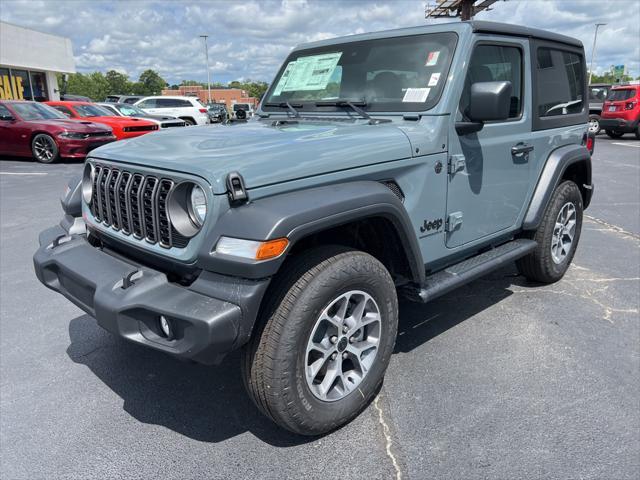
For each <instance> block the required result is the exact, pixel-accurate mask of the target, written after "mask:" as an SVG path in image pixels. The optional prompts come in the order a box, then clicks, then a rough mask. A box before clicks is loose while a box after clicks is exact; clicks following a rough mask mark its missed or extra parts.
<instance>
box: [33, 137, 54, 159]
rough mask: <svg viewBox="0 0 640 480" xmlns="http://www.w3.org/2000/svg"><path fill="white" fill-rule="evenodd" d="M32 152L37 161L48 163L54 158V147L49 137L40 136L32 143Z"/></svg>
mask: <svg viewBox="0 0 640 480" xmlns="http://www.w3.org/2000/svg"><path fill="white" fill-rule="evenodd" d="M33 150H34V153H35V155H36V157H37V159H38V160H40V161H41V162H50V161H51V160H52V159H53V156H54V152H55V145H54V144H53V140H51V139H50V138H49V137H46V136H40V137H38V138H37V139H36V141H35V142H34V143H33Z"/></svg>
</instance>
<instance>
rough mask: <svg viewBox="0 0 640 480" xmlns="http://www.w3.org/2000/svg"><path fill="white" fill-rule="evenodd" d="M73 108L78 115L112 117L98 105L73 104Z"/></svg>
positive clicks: (111, 114)
mask: <svg viewBox="0 0 640 480" xmlns="http://www.w3.org/2000/svg"><path fill="white" fill-rule="evenodd" d="M73 109H74V110H75V111H76V112H77V114H78V116H79V117H113V113H111V112H110V111H109V110H107V109H106V108H102V107H99V106H98V105H77V104H76V105H74V106H73Z"/></svg>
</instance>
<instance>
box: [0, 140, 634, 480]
mask: <svg viewBox="0 0 640 480" xmlns="http://www.w3.org/2000/svg"><path fill="white" fill-rule="evenodd" d="M593 164H594V182H595V184H596V191H595V197H594V201H593V205H592V207H591V208H590V209H589V210H588V211H587V212H586V215H587V216H586V218H585V222H584V226H583V234H582V238H581V240H580V247H579V248H578V252H577V255H576V257H575V259H574V264H573V266H572V267H571V269H570V270H569V272H568V274H567V276H566V277H565V279H563V280H562V281H561V282H559V283H557V284H554V285H551V286H539V285H535V284H529V283H527V282H526V281H525V280H524V279H523V277H519V276H518V275H517V273H516V271H515V268H513V267H509V268H506V269H504V270H501V271H499V272H497V273H495V274H493V275H492V276H490V277H489V278H485V279H482V280H479V281H476V282H474V283H472V284H470V285H468V286H467V287H464V288H462V289H460V290H458V291H456V292H453V293H451V294H449V295H447V296H445V297H443V298H441V299H439V300H438V301H436V302H434V303H432V304H429V305H417V304H411V303H407V302H403V303H401V324H400V335H399V338H398V341H397V346H396V353H395V355H394V356H393V358H392V360H391V365H390V367H389V371H388V373H387V377H386V381H385V384H384V386H383V388H382V390H381V392H380V395H379V397H378V398H377V400H376V401H375V403H374V404H372V405H371V406H370V407H369V408H368V409H367V410H366V411H365V412H364V413H362V415H360V417H359V418H357V419H356V420H355V421H354V422H353V423H352V424H350V425H348V426H346V427H345V428H343V429H341V430H339V431H337V432H335V433H333V434H330V435H327V436H325V437H322V438H317V439H309V438H303V437H297V436H293V435H291V434H289V433H287V432H284V431H282V430H279V429H277V427H275V426H274V425H273V424H271V423H270V422H269V421H268V420H266V419H265V418H263V417H262V416H261V415H260V414H259V413H258V412H257V411H256V410H255V409H254V407H253V405H252V404H251V403H250V400H249V399H248V397H247V396H246V395H245V393H244V390H243V387H242V384H241V379H240V373H239V369H238V367H237V363H238V356H237V355H233V356H231V357H229V358H227V359H226V360H225V361H224V363H223V364H222V365H220V366H217V367H204V366H199V365H192V364H187V363H181V362H178V361H175V360H173V359H171V358H169V357H167V356H164V355H162V354H160V353H156V352H154V351H150V350H146V349H143V348H141V347H138V346H134V345H131V344H128V343H126V342H124V341H122V340H119V339H116V338H114V337H112V336H111V335H109V334H108V333H106V332H104V331H103V330H102V329H100V328H99V327H98V326H97V325H96V323H95V322H94V320H93V319H92V318H90V317H88V316H87V315H85V314H83V312H82V311H81V310H79V309H78V308H76V307H75V306H73V305H72V304H71V303H69V302H68V301H66V300H65V299H64V298H63V297H61V296H60V295H58V294H55V293H54V292H52V291H50V290H47V289H46V288H45V287H43V286H42V285H40V284H39V283H38V282H37V280H36V278H35V276H34V274H33V267H32V263H31V256H32V255H33V252H34V251H35V249H36V247H37V236H38V232H39V231H40V230H42V229H44V228H45V227H48V226H50V225H52V224H54V223H57V222H58V220H59V218H60V216H61V211H60V206H59V202H58V198H59V196H60V193H61V191H62V189H63V187H64V185H65V183H66V180H67V179H68V178H69V177H70V176H72V175H73V174H76V173H79V172H80V171H81V164H79V163H63V164H57V165H39V164H36V163H34V162H31V161H26V160H16V159H13V160H6V159H5V160H2V161H0V220H1V230H2V231H1V237H0V238H1V240H0V244H1V249H0V272H1V273H0V307H1V320H0V374H1V379H0V449H1V455H0V477H2V478H3V479H8V480H14V479H58V478H78V479H87V478H96V479H107V478H109V479H113V478H166V479H169V478H172V479H173V478H175V479H185V478H196V477H198V478H201V477H202V478H216V479H217V478H220V479H227V478H254V479H282V478H307V479H311V478H324V479H326V478H327V477H333V476H336V477H338V478H341V479H360V478H366V479H369V480H370V479H386V478H403V479H406V478H410V479H426V478H429V479H446V478H447V479H448V478H451V479H482V478H491V479H513V478H563V479H589V478H593V479H616V480H617V479H626V478H629V479H632V478H633V479H636V478H638V476H639V475H640V325H639V320H640V318H639V317H640V315H639V312H638V307H639V305H640V142H639V141H637V140H635V139H633V137H632V136H626V137H624V138H623V139H619V140H610V139H608V138H607V137H606V136H603V135H601V136H599V137H598V141H597V143H596V155H595V157H594V162H593Z"/></svg>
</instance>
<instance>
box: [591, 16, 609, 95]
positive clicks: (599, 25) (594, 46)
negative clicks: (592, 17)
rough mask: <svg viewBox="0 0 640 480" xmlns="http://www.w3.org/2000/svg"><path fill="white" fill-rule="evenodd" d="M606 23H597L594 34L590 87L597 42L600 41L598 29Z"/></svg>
mask: <svg viewBox="0 0 640 480" xmlns="http://www.w3.org/2000/svg"><path fill="white" fill-rule="evenodd" d="M605 25H606V23H596V32H595V33H594V34H593V47H592V48H591V62H589V85H591V77H592V76H593V59H594V58H595V56H596V40H598V28H600V27H604V26H605Z"/></svg>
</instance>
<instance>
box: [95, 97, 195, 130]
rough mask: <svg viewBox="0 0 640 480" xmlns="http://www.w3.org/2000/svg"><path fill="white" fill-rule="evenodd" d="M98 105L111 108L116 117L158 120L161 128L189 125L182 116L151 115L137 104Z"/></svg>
mask: <svg viewBox="0 0 640 480" xmlns="http://www.w3.org/2000/svg"><path fill="white" fill-rule="evenodd" d="M98 105H100V106H101V107H102V108H105V109H107V110H109V111H110V112H111V113H113V115H115V116H116V117H135V118H144V119H146V120H151V121H153V122H156V123H157V124H158V125H159V126H160V128H169V127H185V126H186V125H187V124H186V123H185V121H184V120H182V119H180V118H176V117H172V116H170V115H151V114H149V113H147V112H145V111H144V110H142V109H140V108H138V107H136V106H135V105H130V104H128V103H108V102H104V103H99V104H98Z"/></svg>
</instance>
